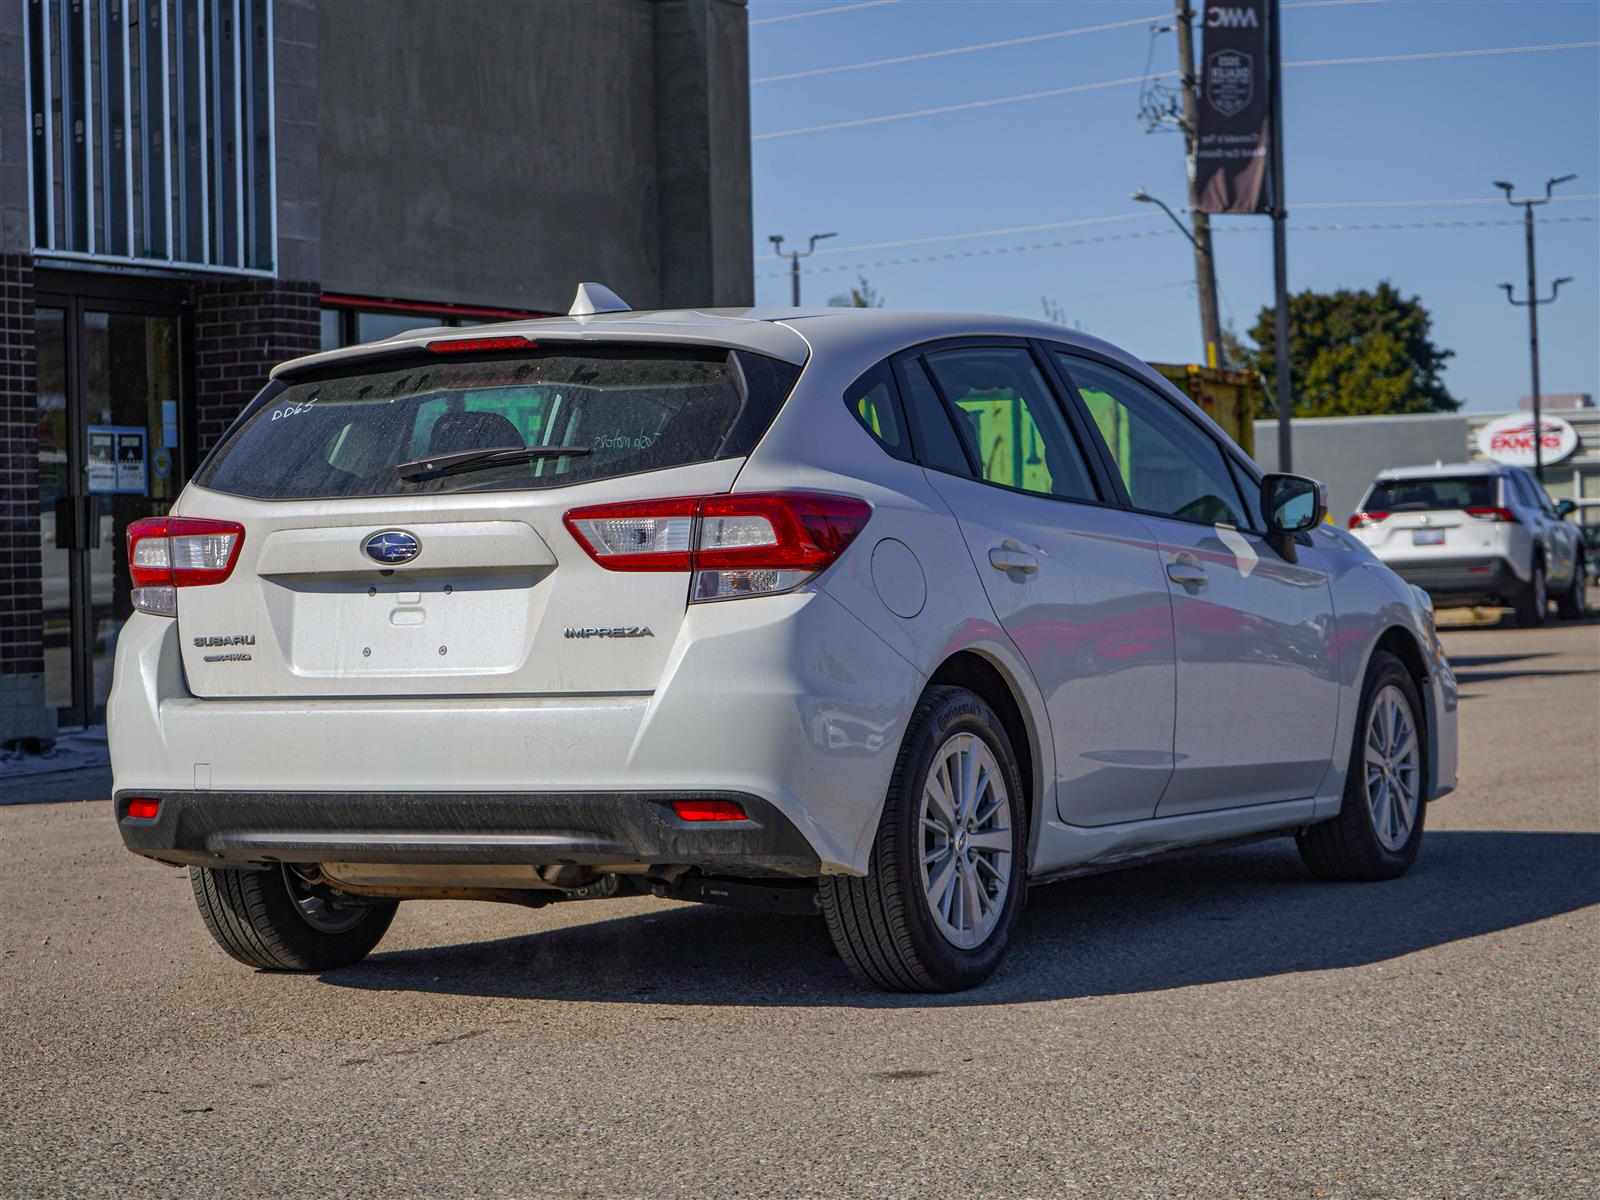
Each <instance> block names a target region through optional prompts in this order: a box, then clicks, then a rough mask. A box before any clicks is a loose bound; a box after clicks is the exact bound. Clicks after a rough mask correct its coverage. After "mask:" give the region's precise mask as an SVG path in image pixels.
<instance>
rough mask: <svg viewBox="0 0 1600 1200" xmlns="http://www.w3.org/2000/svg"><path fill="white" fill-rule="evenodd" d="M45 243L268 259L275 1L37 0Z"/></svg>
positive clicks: (260, 266) (33, 4) (31, 62)
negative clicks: (94, 1) (98, 0)
mask: <svg viewBox="0 0 1600 1200" xmlns="http://www.w3.org/2000/svg"><path fill="white" fill-rule="evenodd" d="M22 7H23V14H24V17H23V19H24V22H25V25H24V37H25V39H26V42H27V59H26V61H27V81H26V88H27V94H28V119H29V124H30V126H31V127H32V129H33V130H34V136H33V137H32V138H31V139H30V140H29V154H30V156H31V162H30V167H31V171H30V175H31V180H32V189H33V191H32V196H31V206H32V219H33V245H34V248H35V251H36V252H37V253H38V254H40V255H41V256H45V257H66V258H73V257H78V258H83V257H88V258H94V259H116V260H124V261H127V262H131V263H137V264H139V265H141V266H150V265H172V266H208V267H228V268H231V269H233V270H235V271H244V272H261V273H270V272H271V271H272V270H273V269H274V259H275V254H276V243H277V237H276V210H277V202H276V195H275V192H274V175H273V155H274V136H273V108H272V89H273V77H272V0H232V3H230V4H225V5H220V6H219V5H216V4H202V3H197V2H196V3H189V2H185V3H153V2H148V0H147V2H144V3H139V2H136V0H121V3H116V2H113V3H100V4H89V3H84V2H83V0H28V3H25V4H24V5H23V6H22Z"/></svg>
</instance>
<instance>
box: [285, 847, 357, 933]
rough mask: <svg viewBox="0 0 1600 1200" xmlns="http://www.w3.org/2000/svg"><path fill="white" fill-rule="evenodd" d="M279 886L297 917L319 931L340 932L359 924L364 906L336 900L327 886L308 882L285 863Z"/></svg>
mask: <svg viewBox="0 0 1600 1200" xmlns="http://www.w3.org/2000/svg"><path fill="white" fill-rule="evenodd" d="M283 885H284V887H285V888H286V889H287V890H288V892H289V899H290V900H292V901H293V902H294V907H295V911H296V912H298V913H299V914H300V919H301V920H303V921H304V922H305V923H306V924H307V925H309V926H311V928H313V929H315V930H317V931H318V932H319V933H344V932H346V931H347V930H351V929H354V928H355V927H356V926H357V925H359V924H361V922H362V920H363V919H364V918H365V917H366V915H367V908H366V906H365V905H360V904H351V905H343V904H338V903H336V901H335V894H334V893H333V891H332V890H331V889H330V888H328V887H327V886H326V885H324V884H320V883H312V882H311V881H310V880H309V879H307V878H306V877H305V876H304V875H302V874H300V872H298V871H296V870H295V869H294V868H293V867H290V866H289V865H288V864H287V863H285V864H284V867H283Z"/></svg>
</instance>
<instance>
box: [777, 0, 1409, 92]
mask: <svg viewBox="0 0 1600 1200" xmlns="http://www.w3.org/2000/svg"><path fill="white" fill-rule="evenodd" d="M1386 3H1388V0H1300V2H1299V3H1296V4H1285V5H1284V6H1283V7H1284V8H1286V9H1287V8H1343V7H1347V6H1349V5H1352V4H1386ZM847 7H856V6H854V5H851V6H847ZM821 11H823V12H839V11H844V10H842V9H823V10H821ZM794 15H801V16H815V15H817V14H816V13H804V14H794ZM1171 15H1172V14H1171V13H1167V12H1159V13H1152V14H1151V15H1150V16H1148V17H1134V18H1133V19H1132V20H1128V21H1111V22H1108V23H1106V24H1104V25H1082V26H1079V27H1078V28H1076V29H1057V30H1054V31H1052V32H1050V33H1034V34H1029V35H1028V36H1026V37H1014V38H1004V39H1003V40H1001V41H997V42H969V43H966V44H964V45H960V46H950V47H948V48H947V49H944V50H925V51H922V52H921V53H918V54H901V55H897V56H895V57H893V58H874V59H868V60H867V61H866V62H857V63H841V64H839V65H838V66H832V67H814V68H812V69H810V70H806V71H785V72H784V73H783V74H781V75H760V76H757V77H756V78H754V79H752V80H751V81H750V83H751V84H752V85H755V84H761V83H786V82H788V81H789V80H791V79H816V78H817V77H819V76H822V75H840V74H843V73H844V72H846V71H867V70H871V69H872V68H874V67H897V66H900V65H901V64H903V63H914V62H926V61H927V60H928V59H932V58H949V57H951V56H952V55H957V54H976V53H978V52H980V51H983V50H1004V49H1007V48H1009V47H1011V46H1031V45H1035V44H1037V43H1039V42H1053V41H1056V40H1058V39H1060V38H1069V37H1079V36H1081V35H1082V34H1086V33H1109V32H1111V31H1112V30H1116V29H1133V28H1135V27H1137V26H1140V25H1149V24H1151V23H1152V22H1154V21H1162V20H1166V19H1168V18H1170V17H1171ZM791 19H793V18H792V17H768V18H765V19H764V20H760V21H751V22H750V24H752V25H764V24H766V23H767V22H768V21H774V20H777V21H787V20H791Z"/></svg>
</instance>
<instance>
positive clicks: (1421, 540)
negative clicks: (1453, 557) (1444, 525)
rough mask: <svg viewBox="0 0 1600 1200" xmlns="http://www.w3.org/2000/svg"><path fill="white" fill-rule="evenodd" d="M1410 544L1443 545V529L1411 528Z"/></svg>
mask: <svg viewBox="0 0 1600 1200" xmlns="http://www.w3.org/2000/svg"><path fill="white" fill-rule="evenodd" d="M1411 544H1412V545H1413V546H1442V545H1444V530H1442V529H1413V530H1412V531H1411Z"/></svg>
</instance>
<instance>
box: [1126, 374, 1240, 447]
mask: <svg viewBox="0 0 1600 1200" xmlns="http://www.w3.org/2000/svg"><path fill="white" fill-rule="evenodd" d="M1150 365H1151V366H1152V367H1154V368H1155V369H1156V370H1157V371H1159V372H1161V374H1162V375H1164V376H1165V377H1166V378H1167V380H1168V381H1169V382H1170V383H1171V384H1172V386H1173V387H1175V388H1177V389H1178V390H1179V391H1180V392H1182V393H1183V394H1184V395H1185V396H1188V397H1189V399H1191V400H1193V401H1194V402H1195V403H1196V404H1198V405H1199V406H1200V407H1201V408H1202V409H1204V410H1205V414H1206V416H1208V417H1210V418H1211V419H1212V420H1213V421H1215V422H1216V423H1217V424H1218V425H1221V426H1222V428H1223V429H1224V430H1226V431H1227V434H1228V436H1229V437H1231V438H1232V439H1233V440H1234V441H1236V442H1238V443H1239V446H1240V447H1241V448H1242V449H1243V450H1244V452H1245V453H1246V454H1248V455H1250V457H1252V458H1254V457H1255V453H1256V439H1255V425H1254V423H1253V422H1254V421H1255V416H1256V401H1257V400H1258V399H1259V398H1261V397H1262V391H1261V376H1260V375H1258V374H1256V372H1254V371H1233V370H1228V369H1226V368H1223V367H1202V366H1199V365H1197V364H1195V363H1188V364H1184V363H1151V364H1150Z"/></svg>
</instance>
